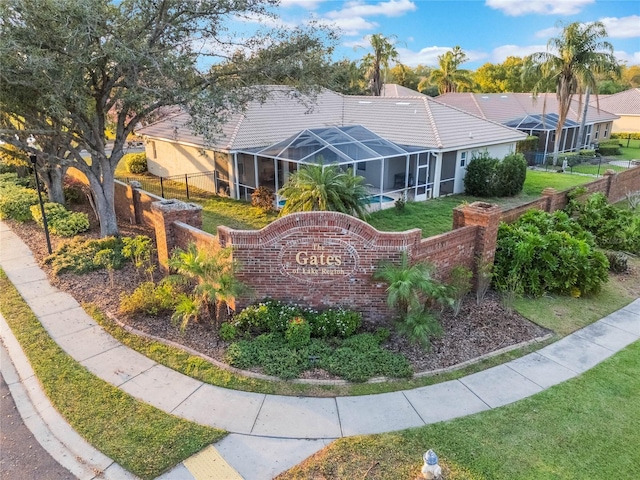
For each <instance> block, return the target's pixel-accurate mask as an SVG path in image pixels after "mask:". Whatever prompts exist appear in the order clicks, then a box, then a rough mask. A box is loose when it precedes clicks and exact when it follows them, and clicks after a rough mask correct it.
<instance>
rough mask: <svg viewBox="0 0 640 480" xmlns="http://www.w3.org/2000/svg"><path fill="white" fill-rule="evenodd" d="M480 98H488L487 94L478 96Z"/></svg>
mask: <svg viewBox="0 0 640 480" xmlns="http://www.w3.org/2000/svg"><path fill="white" fill-rule="evenodd" d="M480 98H489V95H483V96H482V97H480Z"/></svg>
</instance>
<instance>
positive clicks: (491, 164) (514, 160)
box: [464, 153, 527, 197]
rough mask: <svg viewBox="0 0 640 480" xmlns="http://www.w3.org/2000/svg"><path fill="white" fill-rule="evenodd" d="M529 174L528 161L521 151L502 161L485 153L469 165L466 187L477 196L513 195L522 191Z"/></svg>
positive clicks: (469, 192)
mask: <svg viewBox="0 0 640 480" xmlns="http://www.w3.org/2000/svg"><path fill="white" fill-rule="evenodd" d="M526 176H527V161H526V160H525V158H524V155H522V154H521V153H512V154H510V155H507V156H506V157H504V159H503V160H502V161H500V160H498V159H497V158H492V157H489V156H488V155H483V156H481V157H479V158H475V159H473V160H472V161H471V162H469V165H468V166H467V173H466V175H465V177H464V188H465V193H466V194H467V195H474V196H477V197H512V196H514V195H517V194H518V193H520V192H521V191H522V187H523V185H524V181H525V179H526Z"/></svg>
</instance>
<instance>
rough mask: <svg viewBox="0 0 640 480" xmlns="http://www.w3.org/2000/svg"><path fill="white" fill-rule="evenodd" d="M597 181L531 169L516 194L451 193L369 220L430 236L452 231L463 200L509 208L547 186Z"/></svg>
mask: <svg viewBox="0 0 640 480" xmlns="http://www.w3.org/2000/svg"><path fill="white" fill-rule="evenodd" d="M593 180H594V178H592V177H585V176H581V175H567V174H561V173H555V172H553V173H551V172H541V171H537V170H527V179H526V181H525V183H524V187H523V190H522V193H521V194H519V195H516V196H515V197H507V198H479V197H472V196H469V195H451V196H449V197H440V198H435V199H433V200H428V201H426V202H407V204H406V207H405V211H404V212H397V211H396V209H395V208H389V209H386V210H380V211H377V212H374V213H372V214H371V216H370V217H369V223H370V224H371V225H373V226H374V227H375V228H377V229H378V230H382V231H392V232H394V231H395V232H401V231H404V230H409V229H411V228H420V229H422V236H423V237H425V238H426V237H430V236H432V235H438V234H440V233H444V232H448V231H450V230H451V227H452V225H453V209H454V208H455V207H457V206H458V205H460V204H461V203H463V202H468V203H471V202H475V201H485V202H487V201H488V202H491V203H497V204H498V205H500V206H502V207H503V208H505V209H506V208H511V207H514V206H517V205H521V204H523V203H527V202H530V201H533V200H535V199H536V198H538V197H539V196H540V194H541V193H542V191H543V190H544V189H545V188H547V187H553V188H555V189H556V190H558V191H561V190H566V189H569V188H571V187H575V186H576V185H582V184H584V183H587V182H592V181H593Z"/></svg>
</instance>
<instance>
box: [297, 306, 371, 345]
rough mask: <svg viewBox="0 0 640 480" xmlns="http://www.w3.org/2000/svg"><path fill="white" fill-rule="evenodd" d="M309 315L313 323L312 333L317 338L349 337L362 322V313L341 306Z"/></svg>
mask: <svg viewBox="0 0 640 480" xmlns="http://www.w3.org/2000/svg"><path fill="white" fill-rule="evenodd" d="M308 317H309V318H308V320H309V322H310V323H311V335H312V336H313V337H317V338H327V337H341V338H347V337H349V336H351V335H353V334H354V333H355V332H356V331H357V330H358V328H360V325H361V324H362V315H361V314H360V313H358V312H354V311H353V310H347V309H345V308H341V307H339V308H330V309H329V310H325V311H324V312H321V313H318V314H316V315H308Z"/></svg>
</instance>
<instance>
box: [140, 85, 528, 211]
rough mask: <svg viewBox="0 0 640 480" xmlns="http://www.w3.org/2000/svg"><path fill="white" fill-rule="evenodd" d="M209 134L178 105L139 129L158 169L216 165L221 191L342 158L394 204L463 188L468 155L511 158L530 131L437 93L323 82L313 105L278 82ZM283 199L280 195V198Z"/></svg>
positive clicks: (275, 182) (240, 191) (278, 179)
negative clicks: (343, 90) (374, 93)
mask: <svg viewBox="0 0 640 480" xmlns="http://www.w3.org/2000/svg"><path fill="white" fill-rule="evenodd" d="M271 92H272V93H271V94H270V95H269V96H268V98H267V100H266V101H265V102H264V103H259V102H252V103H250V104H249V105H248V106H247V108H246V110H245V111H244V113H242V114H235V115H232V116H231V117H230V119H229V120H228V121H227V122H226V123H225V124H224V125H222V127H221V132H220V134H219V135H218V137H217V138H215V139H212V140H210V141H209V142H205V140H204V139H203V138H202V137H198V136H196V135H194V134H193V133H192V132H191V131H190V130H189V128H188V126H187V123H188V121H189V116H188V115H187V114H186V113H178V114H175V115H172V116H168V117H166V118H164V119H162V120H160V121H158V122H156V123H154V124H151V125H148V126H145V127H143V128H141V129H139V130H138V131H137V133H138V134H140V135H143V136H144V138H145V148H146V152H147V157H148V168H149V171H150V172H151V173H153V174H155V175H158V176H169V175H178V174H180V175H184V174H187V173H193V172H206V171H215V172H216V174H215V175H216V186H215V187H214V189H215V191H217V192H219V193H226V194H228V195H230V196H232V197H234V198H244V199H248V198H249V197H250V195H251V193H252V192H253V191H254V190H255V188H256V187H258V186H266V187H268V188H270V189H272V190H273V191H275V192H277V191H278V190H279V189H280V188H281V187H282V186H283V185H284V183H285V182H286V181H287V179H288V178H289V175H291V173H293V172H295V171H297V169H298V168H299V167H300V165H305V164H315V163H319V162H323V163H325V164H330V163H332V164H338V165H341V166H343V167H344V168H352V169H353V171H354V174H355V173H357V174H359V175H362V176H364V177H365V178H366V179H367V183H368V184H369V185H370V186H371V191H372V202H375V203H378V204H379V205H380V207H383V206H385V205H383V204H385V203H386V204H388V205H391V204H392V203H391V202H392V201H393V200H394V199H395V198H398V197H399V196H400V195H401V194H403V193H404V192H406V193H407V194H408V195H409V197H410V198H412V199H415V200H426V199H427V198H431V197H438V196H442V195H449V194H452V193H459V192H462V191H464V184H463V178H464V174H465V171H466V165H467V162H469V161H470V160H471V159H472V158H473V156H474V154H476V153H480V152H485V151H486V152H488V153H489V154H490V155H492V156H494V157H498V158H503V157H504V156H505V155H507V154H509V153H511V152H513V151H514V150H515V145H516V142H518V141H519V140H523V139H524V138H526V135H524V134H523V133H520V132H518V131H516V130H514V129H511V128H508V127H505V126H503V125H500V124H499V123H496V122H491V121H487V120H484V119H482V118H479V117H477V116H475V115H471V114H469V113H466V112H463V111H461V110H459V109H456V108H452V107H450V106H447V105H444V104H442V103H440V102H437V101H435V100H433V99H432V98H430V97H427V96H422V95H418V96H417V97H365V96H362V97H361V96H345V95H341V94H338V93H335V92H332V91H329V90H324V91H323V92H321V93H320V94H319V95H318V97H317V99H316V102H315V104H314V105H313V107H312V110H311V111H309V108H308V105H306V104H303V103H301V102H299V101H298V100H296V99H295V98H292V96H291V95H290V94H288V92H290V90H288V89H287V88H286V87H273V88H272V91H271ZM278 201H281V199H278Z"/></svg>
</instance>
